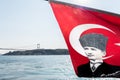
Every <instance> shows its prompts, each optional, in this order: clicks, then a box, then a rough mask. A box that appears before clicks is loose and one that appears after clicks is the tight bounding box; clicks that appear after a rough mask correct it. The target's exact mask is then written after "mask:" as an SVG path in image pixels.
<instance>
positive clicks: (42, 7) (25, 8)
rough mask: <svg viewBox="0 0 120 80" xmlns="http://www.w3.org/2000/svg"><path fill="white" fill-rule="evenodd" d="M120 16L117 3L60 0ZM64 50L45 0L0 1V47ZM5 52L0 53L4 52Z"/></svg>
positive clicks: (63, 42) (119, 8)
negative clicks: (38, 46) (38, 45)
mask: <svg viewBox="0 0 120 80" xmlns="http://www.w3.org/2000/svg"><path fill="white" fill-rule="evenodd" d="M59 1H65V2H68V3H73V4H77V5H82V6H87V7H91V8H95V9H100V10H104V11H109V12H113V13H117V14H120V0H59ZM37 44H40V48H45V49H58V48H66V49H67V46H66V43H65V41H64V38H63V36H62V33H61V31H60V29H59V25H58V23H57V21H56V19H55V17H54V14H53V12H52V9H51V7H50V5H49V3H48V2H47V1H44V0H0V48H18V49H19V48H22V49H36V48H37ZM6 52H8V50H0V53H1V54H3V53H6Z"/></svg>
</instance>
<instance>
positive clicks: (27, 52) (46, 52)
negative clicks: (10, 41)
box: [3, 49, 69, 56]
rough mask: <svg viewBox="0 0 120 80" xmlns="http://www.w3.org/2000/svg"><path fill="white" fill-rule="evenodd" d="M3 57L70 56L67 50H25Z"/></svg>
mask: <svg viewBox="0 0 120 80" xmlns="http://www.w3.org/2000/svg"><path fill="white" fill-rule="evenodd" d="M3 55H10V56H14V55H18V56H19V55H69V52H68V50H67V49H35V50H25V51H13V52H8V53H5V54H3Z"/></svg>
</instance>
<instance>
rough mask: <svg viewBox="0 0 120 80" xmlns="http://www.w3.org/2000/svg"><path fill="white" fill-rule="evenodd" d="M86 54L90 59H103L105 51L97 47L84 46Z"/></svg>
mask: <svg viewBox="0 0 120 80" xmlns="http://www.w3.org/2000/svg"><path fill="white" fill-rule="evenodd" d="M84 51H85V54H86V55H87V57H88V59H90V60H101V59H102V57H103V56H105V52H104V51H102V50H100V49H98V48H95V47H88V46H86V47H84Z"/></svg>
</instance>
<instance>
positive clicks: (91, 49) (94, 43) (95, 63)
mask: <svg viewBox="0 0 120 80" xmlns="http://www.w3.org/2000/svg"><path fill="white" fill-rule="evenodd" d="M79 41H80V43H81V45H82V47H83V48H84V52H85V54H86V55H87V57H88V59H89V62H88V63H86V64H83V65H80V66H78V68H77V70H78V76H79V77H120V67H119V66H114V65H110V64H107V63H105V62H104V59H103V57H104V56H105V55H106V45H107V41H108V38H107V37H106V36H104V35H103V34H98V33H89V34H85V35H82V36H81V37H80V39H79Z"/></svg>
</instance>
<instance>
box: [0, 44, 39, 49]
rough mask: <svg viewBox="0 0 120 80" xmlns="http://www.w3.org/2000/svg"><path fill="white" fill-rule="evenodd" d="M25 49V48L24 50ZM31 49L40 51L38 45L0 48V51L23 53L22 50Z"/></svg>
mask: <svg viewBox="0 0 120 80" xmlns="http://www.w3.org/2000/svg"><path fill="white" fill-rule="evenodd" d="M33 46H34V47H35V48H30V47H33ZM26 47H27V48H26ZM33 49H40V44H33V45H29V46H28V45H27V46H22V47H19V48H18V47H17V48H2V47H1V48H0V51H1V50H2V51H3V50H4V51H5V50H6V51H24V50H33Z"/></svg>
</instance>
